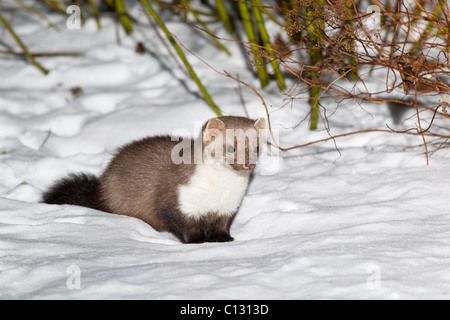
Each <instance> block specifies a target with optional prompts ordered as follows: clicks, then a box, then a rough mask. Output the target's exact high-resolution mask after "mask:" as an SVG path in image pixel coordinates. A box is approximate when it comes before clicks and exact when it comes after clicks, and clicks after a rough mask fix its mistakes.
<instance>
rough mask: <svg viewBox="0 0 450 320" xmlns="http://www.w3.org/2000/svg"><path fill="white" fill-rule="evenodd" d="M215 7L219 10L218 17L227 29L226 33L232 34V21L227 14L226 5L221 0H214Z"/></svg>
mask: <svg viewBox="0 0 450 320" xmlns="http://www.w3.org/2000/svg"><path fill="white" fill-rule="evenodd" d="M216 7H217V10H218V11H219V16H220V19H221V20H222V21H223V23H224V24H225V28H226V29H227V31H228V33H229V34H233V32H234V28H233V23H232V21H231V19H230V15H229V14H228V11H227V7H226V6H225V4H224V3H223V1H222V0H216Z"/></svg>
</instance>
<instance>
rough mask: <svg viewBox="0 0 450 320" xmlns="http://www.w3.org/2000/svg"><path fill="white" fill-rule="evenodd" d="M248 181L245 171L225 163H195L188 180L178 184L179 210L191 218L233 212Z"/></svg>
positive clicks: (236, 208)
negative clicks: (196, 164) (236, 170)
mask: <svg viewBox="0 0 450 320" xmlns="http://www.w3.org/2000/svg"><path fill="white" fill-rule="evenodd" d="M248 182H249V176H248V175H241V174H239V173H237V172H235V171H233V170H231V169H229V168H227V167H225V166H224V165H221V164H215V165H214V164H212V165H209V164H201V165H198V166H197V168H196V171H195V173H194V175H193V176H192V178H191V181H190V182H189V184H187V185H181V186H180V187H179V188H178V201H179V205H180V210H181V212H182V213H184V214H185V215H187V216H189V217H194V218H200V217H202V216H204V215H207V214H208V213H216V214H218V215H232V214H234V213H235V212H236V211H237V210H238V209H239V206H240V205H241V202H242V198H243V197H244V195H245V192H246V191H247V186H248Z"/></svg>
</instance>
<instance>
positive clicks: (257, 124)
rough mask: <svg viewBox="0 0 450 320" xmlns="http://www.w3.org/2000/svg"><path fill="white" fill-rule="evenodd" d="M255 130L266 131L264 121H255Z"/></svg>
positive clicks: (261, 119) (260, 119)
mask: <svg viewBox="0 0 450 320" xmlns="http://www.w3.org/2000/svg"><path fill="white" fill-rule="evenodd" d="M255 128H256V130H265V129H266V119H264V118H259V119H258V120H256V121H255Z"/></svg>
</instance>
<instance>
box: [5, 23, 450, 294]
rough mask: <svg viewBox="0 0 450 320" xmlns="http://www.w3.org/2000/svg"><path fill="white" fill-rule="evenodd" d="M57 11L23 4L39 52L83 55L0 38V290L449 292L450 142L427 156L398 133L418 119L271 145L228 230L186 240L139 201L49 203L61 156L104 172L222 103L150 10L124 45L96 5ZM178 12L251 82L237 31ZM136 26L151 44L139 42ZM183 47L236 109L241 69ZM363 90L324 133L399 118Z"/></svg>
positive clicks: (181, 31) (271, 99) (290, 118)
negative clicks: (161, 226)
mask: <svg viewBox="0 0 450 320" xmlns="http://www.w3.org/2000/svg"><path fill="white" fill-rule="evenodd" d="M7 17H9V16H8V15H7ZM55 19H56V20H58V19H59V22H60V23H59V24H60V26H61V27H62V28H63V30H62V31H61V32H59V33H58V32H55V31H53V30H51V29H48V28H47V29H45V30H42V28H41V27H42V22H36V21H33V20H31V21H30V22H29V23H26V24H19V22H20V17H17V18H16V19H14V20H13V22H14V23H15V25H16V26H17V31H18V32H19V33H20V34H22V35H23V38H24V40H25V41H26V43H27V44H28V45H29V47H30V48H31V50H32V51H34V52H49V51H51V52H59V51H65V52H67V51H70V52H80V53H82V56H80V57H52V58H40V61H41V62H42V63H43V64H44V65H45V67H47V68H49V69H50V70H51V73H50V74H49V75H48V76H44V75H42V74H41V73H40V72H39V71H37V70H36V69H35V68H34V67H32V66H31V65H29V64H27V63H26V62H24V61H20V60H18V59H15V58H12V57H9V56H6V55H1V56H0V70H1V80H0V299H17V298H18V299H44V298H55V299H60V298H62V299H66V298H68V299H72V298H73V299H81V298H89V299H91V298H105V299H128V298H130V299H131V298H142V299H323V298H338V299H342V298H357V299H360V298H380V299H402V298H407V299H409V298H447V299H448V298H450V273H449V271H448V270H450V207H449V203H448V199H449V186H450V184H449V182H450V180H449V177H450V166H449V160H450V152H449V151H448V149H447V150H442V151H440V152H437V153H436V154H434V155H433V157H432V158H431V159H430V165H429V166H426V161H425V156H424V155H423V154H422V152H423V148H415V149H407V150H402V149H403V147H405V146H412V145H417V144H420V143H421V139H420V138H417V137H411V136H405V135H393V134H383V133H376V134H375V133H372V134H367V135H355V136H350V137H347V138H342V139H339V140H337V144H338V147H339V152H340V154H339V152H338V151H337V150H336V148H335V145H334V143H333V142H327V143H322V144H316V145H313V146H310V147H307V148H302V149H298V150H295V151H291V152H288V153H279V154H278V155H277V153H276V152H275V151H272V152H270V153H269V154H268V155H267V156H266V157H265V159H264V160H263V163H262V164H261V165H260V168H262V169H263V170H259V172H258V174H257V175H256V176H255V178H254V180H253V181H252V184H251V185H250V187H249V190H248V194H247V196H246V197H245V198H244V201H243V204H242V207H241V209H240V212H239V214H238V216H237V218H236V220H235V222H234V224H233V226H232V229H231V233H232V236H233V237H234V238H235V241H234V242H231V243H205V244H200V245H194V244H193V245H186V244H181V243H179V242H178V241H177V240H176V239H175V237H173V236H172V235H170V234H168V233H158V232H156V231H155V230H153V229H152V228H151V227H149V226H148V225H146V224H145V223H144V222H142V221H140V220H137V219H134V218H130V217H125V216H117V215H112V214H108V213H103V212H98V211H94V210H90V209H86V208H82V207H75V206H52V205H46V204H41V203H39V202H40V198H41V194H42V192H43V191H44V190H46V188H48V187H49V185H51V184H52V183H53V182H54V181H55V180H56V179H58V178H61V177H63V176H65V175H66V174H68V173H69V172H79V171H85V172H92V173H97V174H99V173H100V172H101V171H102V170H103V169H104V168H105V166H106V164H107V163H108V161H109V160H110V158H111V155H112V154H113V153H114V151H115V150H116V148H117V147H119V146H121V145H122V144H124V143H127V142H129V141H131V140H133V139H137V138H140V137H144V136H148V135H154V134H162V133H165V134H170V133H172V132H173V131H174V130H177V129H187V130H189V131H190V132H192V134H196V130H198V128H199V126H200V124H201V123H203V122H204V121H206V120H207V119H209V118H210V117H213V116H214V114H213V112H212V111H211V110H210V109H209V107H208V106H207V105H206V103H205V102H204V101H203V100H202V99H201V98H199V97H198V96H197V95H195V94H193V93H192V92H197V89H196V87H195V85H194V84H193V83H192V82H191V81H187V80H185V79H186V78H185V77H184V75H183V74H182V73H181V72H180V71H179V69H178V67H177V66H176V65H175V64H174V63H173V61H172V60H171V58H170V57H169V56H168V54H167V52H166V48H165V47H163V46H161V44H160V42H159V39H158V38H157V37H156V36H155V32H154V30H153V29H152V28H150V27H140V28H138V30H137V32H136V33H135V34H134V35H133V36H132V37H125V36H122V37H121V45H118V44H117V43H116V35H115V27H114V23H113V21H112V20H108V19H105V20H103V21H102V25H103V29H102V30H100V31H97V29H96V26H95V22H94V21H87V23H86V25H85V27H84V28H83V29H81V30H66V29H64V26H65V21H64V20H61V18H55ZM143 21H145V18H143ZM168 26H169V28H170V29H171V31H172V32H173V33H174V34H176V35H177V36H178V37H179V38H180V39H181V40H182V41H183V43H184V45H185V46H186V47H188V48H190V49H191V50H193V51H194V52H195V53H196V54H198V55H199V56H200V57H201V58H202V59H204V60H205V61H206V62H208V63H210V64H211V65H212V66H213V67H215V68H217V69H218V70H223V69H226V70H227V71H228V72H229V73H230V74H232V75H237V74H239V77H240V79H242V80H244V81H246V82H248V83H250V84H251V85H253V86H255V87H257V86H258V83H257V81H256V80H255V79H254V78H253V77H252V75H251V74H250V73H249V72H248V71H247V67H246V62H245V61H243V60H242V59H241V57H242V55H241V52H240V49H239V46H238V45H237V44H231V43H228V44H227V45H228V46H229V48H230V49H231V50H232V51H233V52H234V56H233V58H228V57H227V56H226V54H225V53H223V52H221V51H219V50H216V49H213V48H212V46H211V45H207V40H206V39H205V38H204V36H203V35H201V33H198V32H196V31H193V30H190V29H189V28H187V27H186V26H185V25H183V24H181V23H178V22H171V23H168ZM0 32H1V35H2V38H1V40H2V41H3V42H6V43H8V44H10V45H11V46H12V47H15V43H14V41H13V40H12V39H11V38H10V37H9V36H8V35H7V34H6V32H5V31H4V30H1V31H0ZM138 40H140V41H143V42H144V44H145V46H146V47H147V49H148V50H149V52H150V53H147V54H143V55H141V54H137V53H136V52H135V50H134V49H135V46H136V41H138ZM189 59H190V60H191V61H192V63H193V65H194V66H195V68H196V70H197V72H198V73H199V76H200V77H201V78H202V79H203V81H204V83H205V84H206V86H207V88H208V90H209V91H210V93H211V95H212V96H213V97H214V99H215V101H216V102H217V104H218V105H220V107H221V108H222V110H223V111H224V113H226V114H231V115H244V114H245V112H244V108H243V107H242V104H241V101H240V97H239V93H238V89H237V88H238V86H237V84H236V82H234V81H232V80H230V79H228V78H226V77H224V76H222V75H220V74H218V73H216V72H214V71H213V70H211V69H210V68H209V67H208V66H206V65H205V64H203V63H202V62H200V61H199V60H198V59H196V58H195V57H192V56H189ZM76 87H80V88H81V92H79V95H74V94H73V93H72V92H71V91H73V90H71V89H73V88H76ZM75 91H76V90H75ZM78 91H79V90H78ZM260 92H261V93H262V94H263V96H264V98H265V99H266V100H267V102H268V103H269V104H272V105H273V108H272V109H271V110H272V112H271V116H272V121H273V122H272V123H273V126H274V129H275V130H278V133H279V138H280V141H281V143H282V144H283V145H284V146H289V145H293V144H299V143H305V142H308V141H312V140H315V139H318V138H323V137H326V133H324V132H309V131H308V130H306V129H302V128H300V129H296V130H292V129H291V128H290V127H292V126H295V125H296V124H298V123H299V122H300V120H301V119H302V118H303V117H305V115H306V113H307V111H308V108H309V107H308V104H307V102H306V101H302V100H297V101H296V102H295V103H294V104H293V105H289V106H287V107H285V108H283V109H279V108H277V106H281V105H282V98H283V96H281V95H280V94H279V93H278V91H277V88H276V86H275V85H272V87H270V88H269V89H268V90H264V91H263V90H261V91H260ZM243 97H244V99H245V101H246V106H247V109H248V112H249V114H250V116H251V117H254V118H257V117H260V116H265V110H264V108H263V106H262V105H261V103H260V101H259V100H258V98H257V97H256V96H255V95H254V94H253V93H252V92H251V91H250V90H246V89H245V88H243ZM332 104H333V102H330V108H331V109H333V106H332ZM364 107H365V108H360V107H358V106H357V105H355V106H351V105H347V106H345V105H343V106H341V107H340V109H339V112H337V113H336V114H335V115H334V116H333V117H331V118H330V121H331V127H332V133H334V134H339V133H343V132H348V131H352V130H354V129H355V128H357V126H359V125H361V124H364V125H365V126H367V127H369V128H383V127H384V125H385V124H386V123H388V124H391V123H392V120H391V119H390V118H389V112H388V109H387V107H386V106H383V105H381V106H380V105H378V106H370V105H367V106H366V105H365V106H364ZM411 121H412V123H414V119H412V120H411ZM352 124H354V127H353V125H352ZM305 126H306V125H303V127H305ZM284 128H286V129H284Z"/></svg>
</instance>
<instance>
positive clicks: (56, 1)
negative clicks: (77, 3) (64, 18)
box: [45, 0, 66, 15]
mask: <svg viewBox="0 0 450 320" xmlns="http://www.w3.org/2000/svg"><path fill="white" fill-rule="evenodd" d="M45 3H47V4H48V5H49V6H50V7H52V8H53V9H55V10H56V11H57V12H59V13H61V14H63V15H66V7H64V8H62V7H60V4H62V3H61V1H60V0H45Z"/></svg>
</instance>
